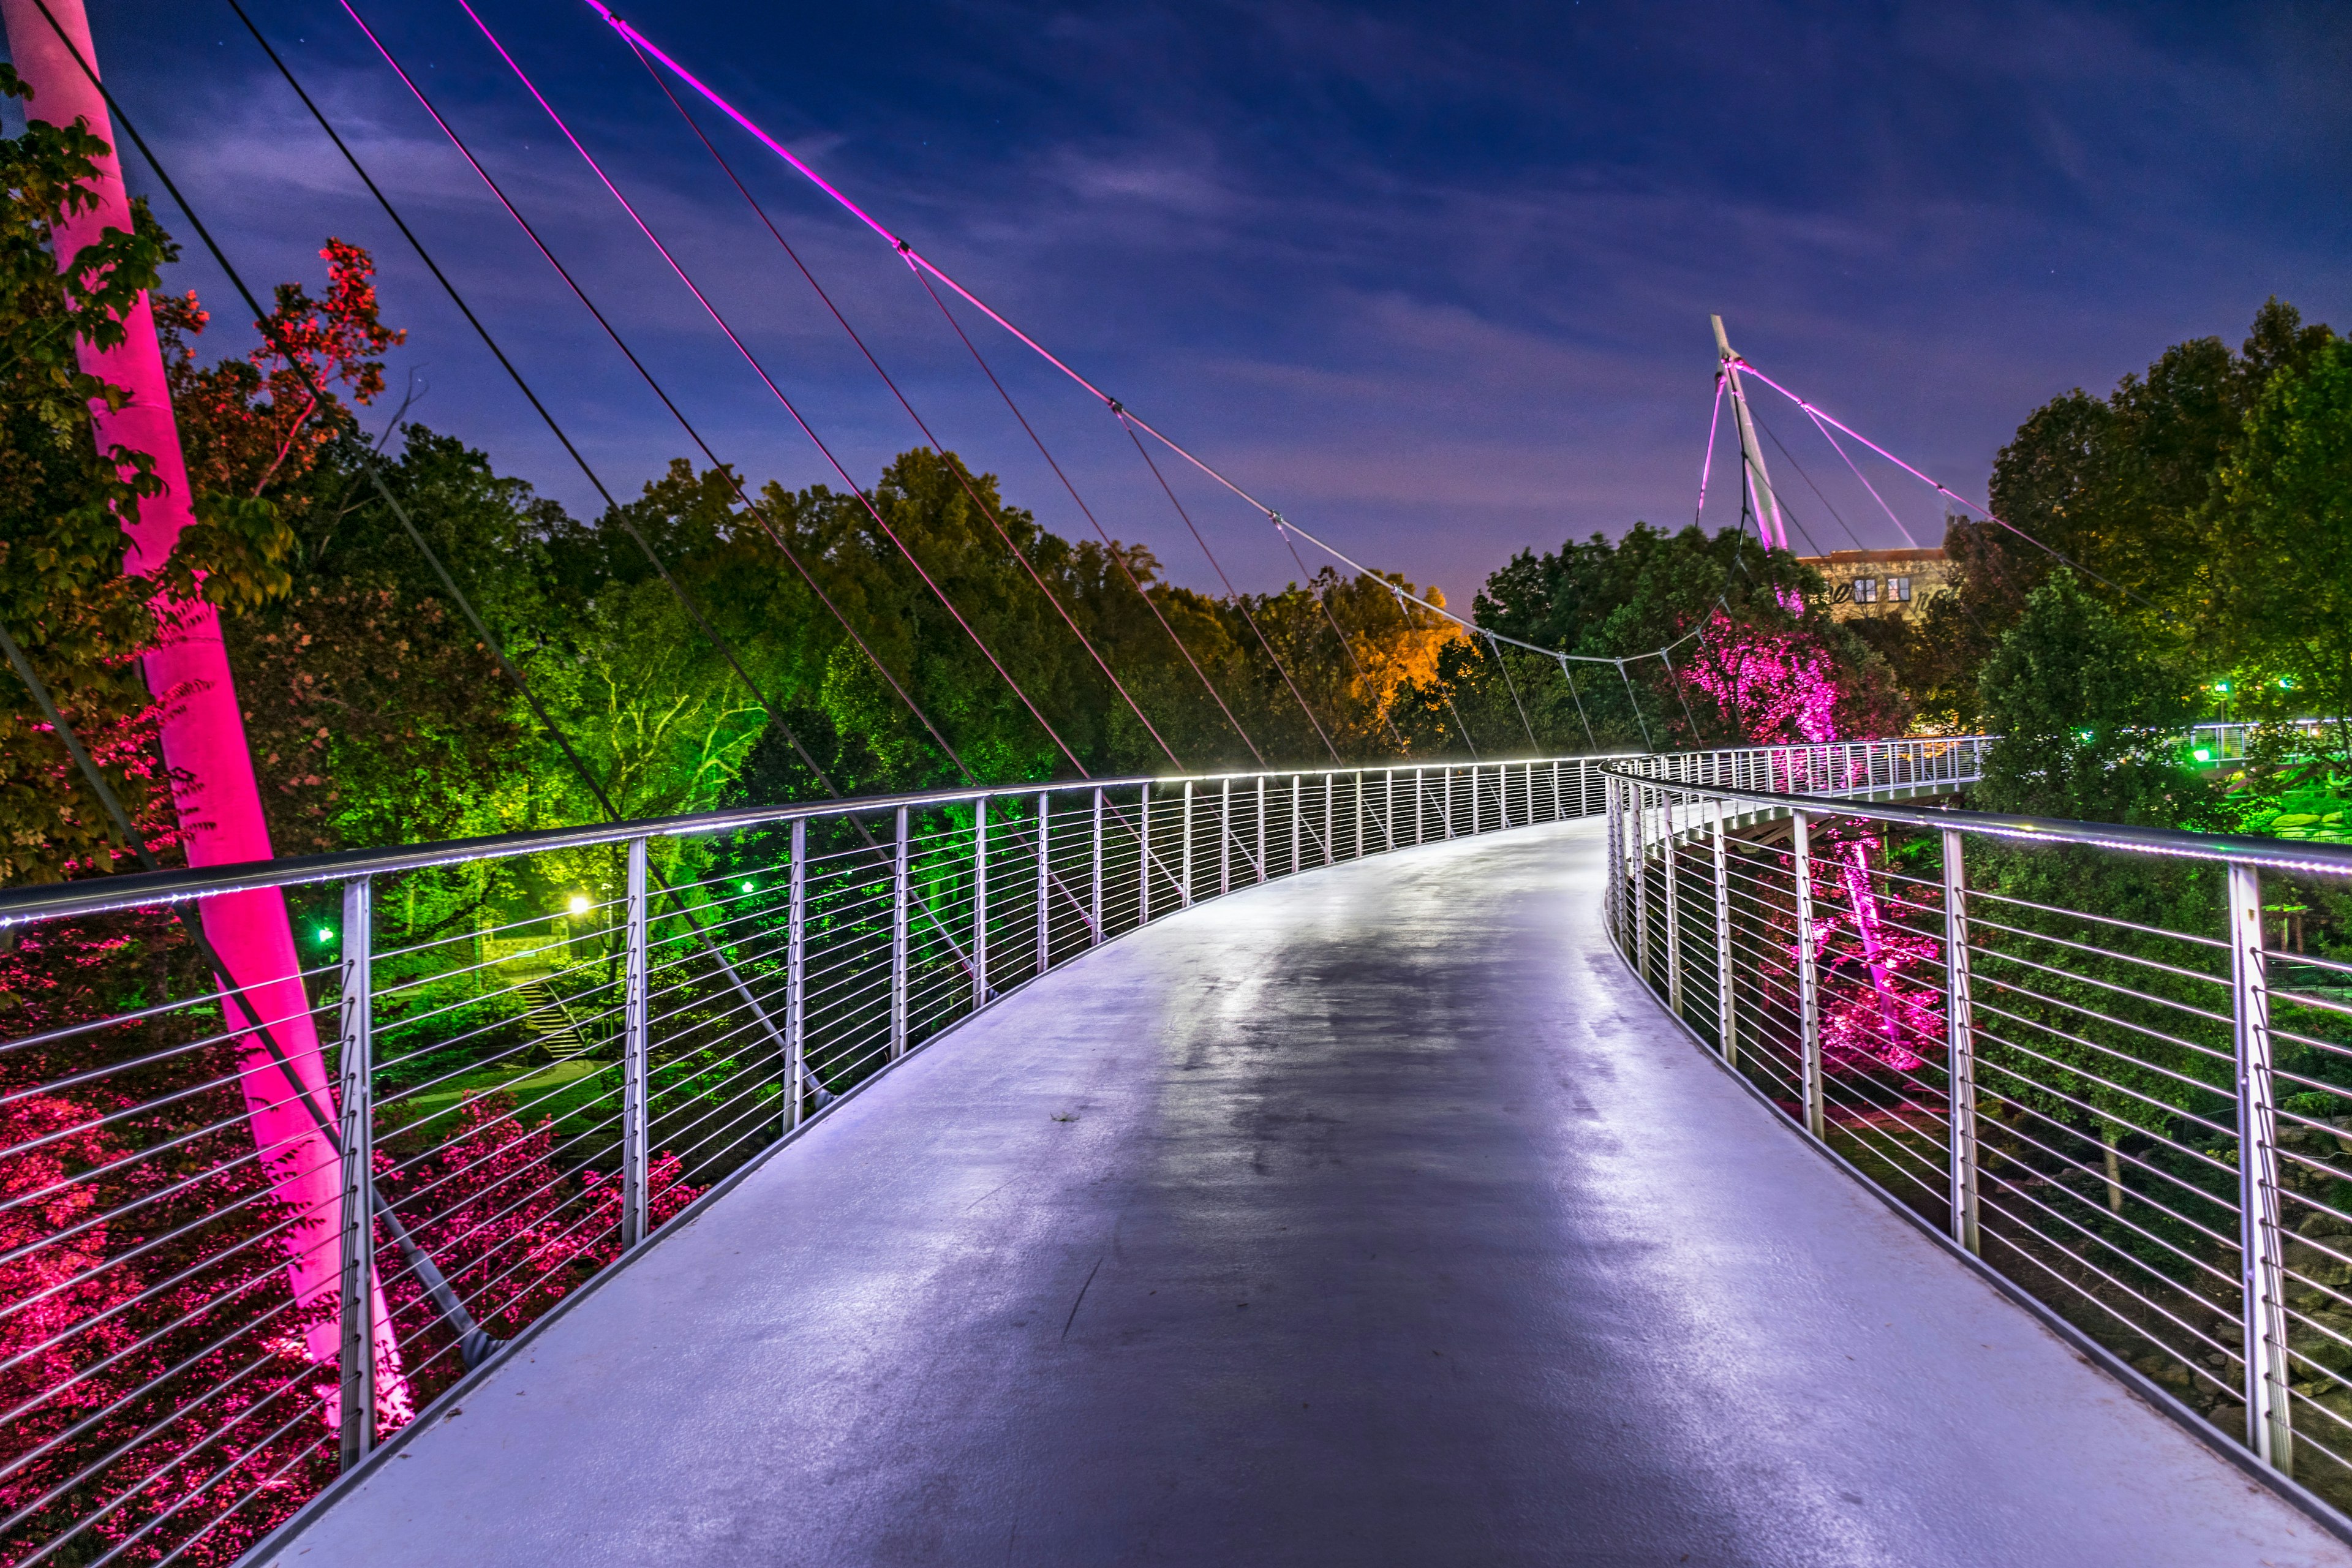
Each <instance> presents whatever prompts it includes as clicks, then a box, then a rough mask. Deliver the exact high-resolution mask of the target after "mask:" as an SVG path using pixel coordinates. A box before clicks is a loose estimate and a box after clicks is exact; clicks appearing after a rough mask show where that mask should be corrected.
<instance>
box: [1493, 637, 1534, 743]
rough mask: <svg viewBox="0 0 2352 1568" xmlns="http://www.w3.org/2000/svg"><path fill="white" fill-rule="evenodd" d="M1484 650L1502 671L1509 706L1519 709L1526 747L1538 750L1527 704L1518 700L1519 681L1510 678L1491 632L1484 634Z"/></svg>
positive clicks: (1508, 670)
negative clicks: (1509, 695)
mask: <svg viewBox="0 0 2352 1568" xmlns="http://www.w3.org/2000/svg"><path fill="white" fill-rule="evenodd" d="M1486 651H1487V652H1488V653H1490V654H1492V655H1493V656H1494V658H1495V668H1497V669H1499V670H1501V671H1502V672H1503V684H1504V686H1505V687H1507V688H1508V689H1509V690H1510V693H1511V706H1512V707H1514V708H1516V709H1517V710H1519V728H1520V729H1522V730H1525V731H1527V732H1528V748H1529V749H1530V750H1540V749H1541V745H1540V743H1539V742H1538V741H1537V740H1536V727H1535V726H1534V725H1533V724H1530V723H1528V705H1527V704H1526V703H1524V702H1522V701H1520V700H1519V683H1518V682H1517V681H1516V680H1513V679H1511V667H1510V666H1509V665H1507V664H1505V663H1504V662H1503V650H1502V647H1500V646H1499V645H1498V644H1497V643H1496V641H1495V634H1494V633H1492V632H1488V633H1487V634H1486Z"/></svg>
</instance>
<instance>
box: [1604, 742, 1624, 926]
mask: <svg viewBox="0 0 2352 1568" xmlns="http://www.w3.org/2000/svg"><path fill="white" fill-rule="evenodd" d="M1617 793H1618V792H1617V781H1616V780H1615V779H1609V780H1607V781H1605V782H1604V784H1603V785H1602V794H1601V812H1602V816H1601V850H1602V855H1601V858H1602V859H1603V860H1604V861H1605V862H1606V863H1607V869H1608V876H1609V885H1608V887H1607V888H1606V889H1604V890H1603V892H1602V894H1601V898H1602V905H1601V908H1602V910H1603V913H1604V915H1605V916H1606V918H1607V920H1608V921H1609V933H1610V935H1611V936H1612V937H1614V938H1615V939H1616V942H1617V951H1618V952H1624V951H1625V900H1624V899H1623V898H1622V896H1621V890H1622V888H1623V886H1624V880H1625V847H1624V844H1623V843H1622V836H1621V834H1620V831H1619V823H1618V820H1617V818H1618V811H1617Z"/></svg>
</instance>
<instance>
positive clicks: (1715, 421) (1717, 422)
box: [1691, 371, 1725, 528]
mask: <svg viewBox="0 0 2352 1568" xmlns="http://www.w3.org/2000/svg"><path fill="white" fill-rule="evenodd" d="M1724 381H1725V376H1724V374H1723V373H1722V372H1721V371H1717V372H1716V373H1715V406H1714V407H1713V408H1711V409H1709V410H1708V411H1707V416H1706V457H1705V458H1703V459H1701V460H1700V462H1699V466H1698V510H1696V511H1694V512H1693V513H1691V526H1692V527H1694V528H1696V527H1698V526H1699V525H1700V521H1701V520H1702V519H1704V518H1705V517H1706V482H1707V479H1708V477H1709V476H1711V475H1712V474H1713V473H1714V472H1715V433H1716V431H1717V429H1719V428H1721V427H1722V425H1723V384H1724Z"/></svg>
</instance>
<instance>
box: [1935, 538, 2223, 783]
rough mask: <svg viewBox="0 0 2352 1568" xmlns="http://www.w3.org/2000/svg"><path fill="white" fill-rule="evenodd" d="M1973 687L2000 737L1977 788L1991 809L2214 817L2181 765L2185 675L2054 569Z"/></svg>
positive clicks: (2189, 691) (2187, 693)
mask: <svg viewBox="0 0 2352 1568" xmlns="http://www.w3.org/2000/svg"><path fill="white" fill-rule="evenodd" d="M1979 685H1980V687H1981V689H1982V691H1983V695H1984V706H1985V711H1986V714H1987V717H1988V721H1990V723H1991V724H1992V725H1994V726H1996V727H1997V728H1998V730H1999V731H2000V734H2001V736H2002V740H2001V742H2000V744H1999V745H1998V746H1996V747H1994V748H1993V750H1992V752H1991V754H1990V757H1989V758H1988V759H1987V761H1986V764H1985V782H1984V784H1983V785H1982V786H1981V787H1980V789H1979V791H1978V798H1979V801H1980V802H1981V804H1983V805H1986V806H1989V807H1990V808H1991V809H1993V810H1996V811H2012V812H2020V813H2023V814H2025V815H2027V816H2063V817H2075V818H2081V819H2084V820H2088V821H2095V822H2139V823H2148V824H2154V825H2158V826H2192V825H2196V824H2198V823H2200V822H2210V819H2211V817H2212V814H2213V807H2212V805H2211V799H2212V796H2211V792H2210V790H2209V789H2207V788H2206V787H2205V785H2204V784H2203V783H2202V782H2201V781H2200V779H2199V778H2198V776H2197V775H2196V774H2195V773H2192V772H2190V771H2189V768H2188V767H2187V766H2186V765H2185V763H2184V762H2183V761H2182V758H2181V755H2180V744H2181V740H2180V738H2181V731H2182V730H2183V729H2184V728H2185V727H2186V726H2187V725H2188V723H2189V721H2190V719H2191V718H2193V717H2194V715H2195V713H2196V696H2195V692H2194V688H2193V684H2192V682H2191V681H2190V680H2189V678H2188V677H2187V676H2186V675H2185V674H2183V673H2182V672H2181V670H2180V668H2179V666H2178V665H2177V664H2176V663H2174V662H2173V661H2172V660H2171V659H2170V658H2168V657H2167V656H2166V655H2164V654H2163V653H2162V652H2160V651H2158V650H2153V649H2151V648H2150V647H2148V646H2147V641H2146V639H2145V638H2144V637H2141V636H2140V635H2138V634H2137V633H2136V632H2135V630H2134V629H2133V628H2132V627H2130V626H2127V625H2126V623H2125V622H2124V621H2123V620H2122V619H2120V618H2119V617H2118V616H2116V615H2115V613H2114V612H2112V611H2110V610H2109V609H2108V608H2107V607H2106V606H2105V605H2102V604H2100V603H2099V602H2098V601H2097V600H2096V599H2095V598H2093V597H2092V596H2091V595H2088V594H2087V593H2085V592H2084V590H2083V588H2082V586H2081V585H2080V584H2078V583H2077V582H2076V581H2075V578H2074V574H2073V573H2071V572H2067V571H2063V570H2061V571H2059V572H2058V573H2056V574H2053V575H2052V576H2051V577H2050V578H2049V580H2048V581H2046V582H2044V583H2043V584H2042V585H2041V586H2040V587H2038V588H2036V589H2034V591H2033V592H2032V595H2030V596H2029V597H2028V598H2027V600H2026V604H2025V613H2024V616H2023V617H2022V618H2021V620H2020V621H2019V622H2018V623H2017V625H2016V626H2012V627H2011V629H2010V630H2009V632H2008V634H2007V635H2006V636H2004V637H2002V638H2001V640H2000V647H1998V648H1996V649H1995V650H1994V653H1993V656H1992V658H1990V660H1989V661H1988V662H1987V663H1986V665H1985V668H1984V673H1983V676H1982V678H1981V679H1980V682H1979Z"/></svg>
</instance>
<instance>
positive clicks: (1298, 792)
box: [1290, 773, 1307, 877]
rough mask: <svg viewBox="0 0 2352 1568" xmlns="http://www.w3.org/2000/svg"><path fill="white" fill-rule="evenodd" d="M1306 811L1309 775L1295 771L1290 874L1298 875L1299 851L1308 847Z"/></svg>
mask: <svg viewBox="0 0 2352 1568" xmlns="http://www.w3.org/2000/svg"><path fill="white" fill-rule="evenodd" d="M1306 812H1307V775H1306V774H1305V773H1293V774H1291V775H1290V874H1291V875H1292V876H1294V877H1295V876H1297V875H1298V870H1299V859H1298V856H1299V851H1300V850H1302V849H1303V848H1305V847H1306V836H1305V834H1304V833H1303V832H1302V831H1301V829H1302V828H1303V827H1304V826H1306V823H1305V817H1306Z"/></svg>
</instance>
